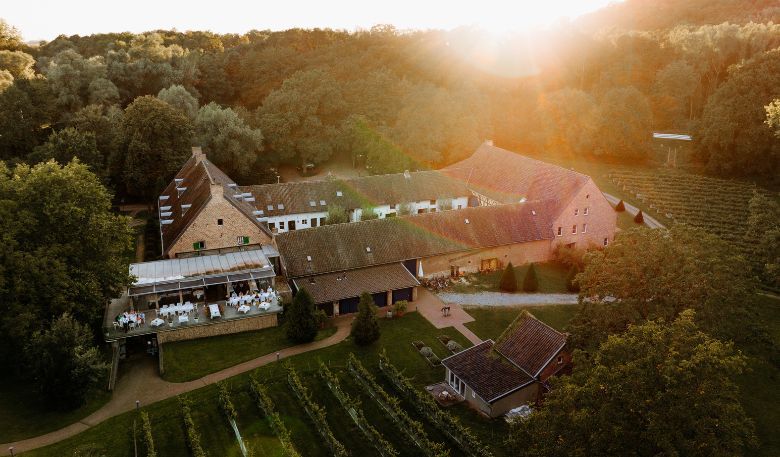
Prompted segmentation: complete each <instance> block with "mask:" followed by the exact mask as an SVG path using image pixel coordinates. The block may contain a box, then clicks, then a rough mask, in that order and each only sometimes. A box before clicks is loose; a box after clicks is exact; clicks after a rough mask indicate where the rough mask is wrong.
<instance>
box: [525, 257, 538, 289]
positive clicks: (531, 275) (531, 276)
mask: <svg viewBox="0 0 780 457" xmlns="http://www.w3.org/2000/svg"><path fill="white" fill-rule="evenodd" d="M537 290H539V279H538V278H537V277H536V267H535V266H534V264H533V263H532V264H531V265H529V266H528V271H526V272H525V278H523V291H524V292H536V291H537Z"/></svg>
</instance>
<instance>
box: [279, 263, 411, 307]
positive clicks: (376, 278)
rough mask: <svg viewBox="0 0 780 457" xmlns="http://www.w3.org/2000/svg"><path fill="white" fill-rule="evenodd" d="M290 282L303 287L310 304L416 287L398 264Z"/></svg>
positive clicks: (407, 271) (409, 275)
mask: <svg viewBox="0 0 780 457" xmlns="http://www.w3.org/2000/svg"><path fill="white" fill-rule="evenodd" d="M294 281H295V285H296V287H298V288H299V289H301V288H305V289H306V290H307V291H308V292H309V294H311V296H312V298H313V299H314V303H330V302H333V301H336V300H341V299H344V298H351V297H357V296H359V295H360V294H362V293H363V292H368V293H370V294H373V293H377V292H385V291H388V290H398V289H405V288H407V287H414V286H417V285H419V284H420V283H419V282H418V281H417V279H415V277H414V276H413V275H412V274H411V273H409V270H407V269H406V268H405V267H404V266H403V265H402V264H400V263H390V264H387V265H379V266H375V267H368V268H361V269H358V270H350V271H339V272H336V273H327V274H324V275H317V276H307V277H305V278H297V279H295V280H294Z"/></svg>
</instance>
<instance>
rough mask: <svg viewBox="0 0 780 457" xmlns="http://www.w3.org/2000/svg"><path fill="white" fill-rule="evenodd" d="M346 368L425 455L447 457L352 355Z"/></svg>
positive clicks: (448, 452) (444, 451)
mask: <svg viewBox="0 0 780 457" xmlns="http://www.w3.org/2000/svg"><path fill="white" fill-rule="evenodd" d="M347 367H348V368H349V371H350V372H351V373H352V374H353V375H354V376H355V378H356V379H357V381H358V382H359V384H360V385H361V386H362V387H363V389H364V390H365V391H366V393H368V395H370V396H371V397H372V398H373V399H374V400H376V402H377V403H379V405H380V406H381V407H382V409H384V410H385V411H386V412H387V413H388V415H389V416H390V418H391V419H392V420H393V421H394V422H395V423H396V424H397V425H398V428H400V429H401V430H402V431H403V432H405V433H406V434H407V435H408V436H409V438H410V439H411V440H412V441H413V442H414V443H415V444H416V445H417V447H419V448H420V450H422V451H423V453H425V455H427V456H428V457H449V455H450V451H449V449H447V448H446V447H445V446H444V445H443V444H441V443H436V442H433V441H431V440H430V438H428V435H427V434H426V433H425V429H424V428H423V426H422V424H421V423H420V422H418V421H416V420H414V419H412V418H411V417H410V416H409V414H407V412H406V411H405V410H404V409H403V408H402V407H401V402H400V401H398V399H397V398H396V397H394V396H392V395H390V394H388V393H387V392H386V391H385V390H384V389H383V388H382V386H380V385H379V384H378V383H377V382H376V379H374V376H372V375H371V373H369V372H368V370H366V368H365V367H364V366H363V364H361V363H360V361H359V360H358V359H357V357H355V355H354V354H352V353H350V354H349V359H348V362H347Z"/></svg>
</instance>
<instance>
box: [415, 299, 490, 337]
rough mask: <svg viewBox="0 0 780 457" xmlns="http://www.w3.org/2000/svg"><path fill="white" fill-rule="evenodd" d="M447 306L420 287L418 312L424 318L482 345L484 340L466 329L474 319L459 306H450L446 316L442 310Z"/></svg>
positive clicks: (434, 324) (438, 326)
mask: <svg viewBox="0 0 780 457" xmlns="http://www.w3.org/2000/svg"><path fill="white" fill-rule="evenodd" d="M444 306H447V305H445V303H444V302H443V301H441V299H440V298H439V297H437V296H436V295H435V294H433V293H432V292H431V291H429V290H428V289H426V288H424V287H420V288H419V289H418V293H417V311H418V312H419V313H420V314H422V316H423V317H425V318H426V319H428V321H429V322H430V323H431V324H433V326H434V327H436V328H444V327H454V328H455V330H457V331H459V332H460V333H462V334H463V336H465V337H466V338H468V339H469V341H471V342H472V343H473V344H478V343H481V342H482V340H481V339H480V338H479V337H478V336H477V335H475V334H474V333H473V332H472V331H471V330H469V329H468V328H466V326H465V325H463V324H465V323H466V322H472V321H473V320H474V318H473V317H471V316H470V315H469V313H467V312H466V311H464V310H463V308H461V307H460V306H459V305H458V304H450V305H449V306H450V314H449V315H448V316H445V315H444V314H443V313H442V311H441V309H442V308H443V307H444Z"/></svg>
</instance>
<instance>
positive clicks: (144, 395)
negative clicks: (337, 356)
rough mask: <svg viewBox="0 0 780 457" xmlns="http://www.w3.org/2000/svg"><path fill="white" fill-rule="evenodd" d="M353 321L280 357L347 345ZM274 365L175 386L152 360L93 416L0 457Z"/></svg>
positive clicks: (269, 357) (263, 361) (250, 365)
mask: <svg viewBox="0 0 780 457" xmlns="http://www.w3.org/2000/svg"><path fill="white" fill-rule="evenodd" d="M352 318H353V316H343V317H339V318H336V319H335V320H334V323H335V325H336V333H334V334H333V335H331V336H329V337H327V338H325V339H323V340H320V341H315V342H313V343H307V344H301V345H298V346H292V347H289V348H287V349H282V350H281V351H279V352H280V353H281V357H282V358H286V357H291V356H294V355H297V354H302V353H304V352H309V351H315V350H317V349H322V348H325V347H328V346H332V345H334V344H338V343H340V342H342V341H344V339H345V338H346V337H347V336H349V331H350V324H351V323H352ZM274 361H276V353H275V352H273V353H270V354H266V355H264V356H261V357H258V358H256V359H252V360H249V361H247V362H244V363H240V364H238V365H234V366H232V367H229V368H226V369H224V370H222V371H218V372H216V373H212V374H210V375H207V376H204V377H202V378H200V379H196V380H194V381H189V382H182V383H174V382H168V381H165V380H163V379H162V378H161V377H160V376H159V375H158V374H157V366H156V363H154V362H155V361H154V360H153V359H151V358H149V359H146V360H145V363H140V364H136V365H134V366H132V370H128V372H127V373H123V374H122V376H120V378H119V379H118V381H117V384H116V388H115V389H114V394H113V395H112V396H111V400H109V401H108V403H106V404H105V405H103V407H101V408H100V409H98V410H97V411H95V412H94V413H92V414H90V415H89V416H87V417H86V418H84V419H82V420H80V421H78V422H76V423H73V424H71V425H68V426H67V427H63V428H61V429H59V430H55V431H53V432H50V433H47V434H45V435H40V436H36V437H33V438H28V439H26V440H22V441H17V442H15V443H6V444H0V455H9V452H8V448H9V447H10V446H13V447H14V452H15V453H17V454H18V453H21V452H25V451H29V450H32V449H37V448H39V447H44V446H48V445H50V444H54V443H57V442H59V441H62V440H64V439H67V438H70V437H71V436H74V435H78V434H79V433H81V432H83V431H85V430H87V429H88V428H90V427H94V426H95V425H97V424H99V423H101V422H103V421H105V420H107V419H110V418H112V417H114V416H118V415H119V414H122V413H125V412H127V411H131V410H133V409H134V408H135V401H136V400H139V401H140V402H141V405H148V404H151V403H155V402H158V401H160V400H165V399H166V398H170V397H173V396H176V395H179V394H183V393H186V392H190V391H193V390H195V389H199V388H201V387H204V386H208V385H210V384H214V383H217V382H219V381H222V380H224V379H227V378H230V377H233V376H236V375H239V374H241V373H244V372H247V371H251V370H254V369H255V368H258V367H261V366H263V365H267V364H269V363H271V362H274Z"/></svg>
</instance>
